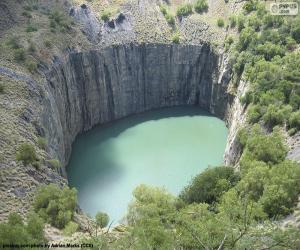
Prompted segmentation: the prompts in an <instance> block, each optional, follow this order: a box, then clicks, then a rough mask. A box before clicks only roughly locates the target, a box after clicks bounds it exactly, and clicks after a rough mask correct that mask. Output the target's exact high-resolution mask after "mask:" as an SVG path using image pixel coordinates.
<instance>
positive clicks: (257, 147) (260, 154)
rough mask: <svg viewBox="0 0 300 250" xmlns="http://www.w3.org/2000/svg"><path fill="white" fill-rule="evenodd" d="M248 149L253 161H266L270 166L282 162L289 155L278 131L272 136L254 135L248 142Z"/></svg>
mask: <svg viewBox="0 0 300 250" xmlns="http://www.w3.org/2000/svg"><path fill="white" fill-rule="evenodd" d="M246 149H247V151H248V152H247V153H249V154H250V156H251V157H252V159H253V160H254V159H256V160H258V161H264V162H265V163H268V164H277V163H280V162H282V161H283V160H284V159H285V157H286V154H287V148H286V146H285V144H284V142H283V138H282V136H281V135H280V133H279V132H278V131H274V132H273V133H272V134H270V135H265V134H253V135H252V136H251V137H249V138H248V140H247V146H246Z"/></svg>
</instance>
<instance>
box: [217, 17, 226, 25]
mask: <svg viewBox="0 0 300 250" xmlns="http://www.w3.org/2000/svg"><path fill="white" fill-rule="evenodd" d="M217 25H218V27H224V25H225V22H224V19H223V18H218V20H217Z"/></svg>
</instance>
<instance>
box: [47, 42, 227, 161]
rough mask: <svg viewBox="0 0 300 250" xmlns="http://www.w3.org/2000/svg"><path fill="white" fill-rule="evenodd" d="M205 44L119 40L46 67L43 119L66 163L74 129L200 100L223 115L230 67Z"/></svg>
mask: <svg viewBox="0 0 300 250" xmlns="http://www.w3.org/2000/svg"><path fill="white" fill-rule="evenodd" d="M223 61H224V60H223V58H222V57H221V56H219V55H217V54H216V53H215V52H214V51H213V50H212V48H211V47H210V46H209V45H208V44H203V45H197V46H193V45H167V44H143V45H135V44H128V45H120V46H113V47H107V48H105V49H102V50H96V51H89V52H84V53H71V54H70V55H69V57H68V58H67V59H66V61H65V62H63V63H60V64H57V65H56V66H54V67H53V68H52V70H51V71H50V72H49V73H48V75H47V78H48V82H47V88H46V89H47V90H46V95H47V98H46V105H45V116H44V117H43V123H44V124H43V125H44V127H45V128H46V131H47V132H46V133H47V137H48V138H49V145H50V150H51V151H52V152H53V154H56V155H58V158H59V159H60V160H61V161H62V162H63V163H64V164H66V163H67V161H68V158H69V155H70V152H71V143H72V142H73V140H74V139H75V137H76V135H77V134H79V133H81V132H83V131H86V130H88V129H90V128H91V127H93V126H94V125H96V124H99V123H105V122H108V121H112V120H115V119H119V118H121V117H125V116H128V115H130V114H136V113H140V112H143V111H146V110H151V109H156V108H161V107H170V106H177V105H199V106H200V107H202V108H204V109H206V110H208V111H210V112H211V113H212V114H215V115H217V116H218V117H221V118H224V114H225V112H226V109H227V103H228V99H229V98H228V96H227V94H226V90H227V84H228V82H229V77H228V69H226V65H225V66H224V62H223Z"/></svg>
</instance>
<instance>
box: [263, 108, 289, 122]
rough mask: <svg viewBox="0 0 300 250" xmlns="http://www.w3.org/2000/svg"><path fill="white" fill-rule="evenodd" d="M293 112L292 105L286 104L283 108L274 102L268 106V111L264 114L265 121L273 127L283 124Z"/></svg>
mask: <svg viewBox="0 0 300 250" xmlns="http://www.w3.org/2000/svg"><path fill="white" fill-rule="evenodd" d="M291 112H292V107H291V106H285V107H283V108H282V109H280V108H278V107H276V106H275V105H274V104H271V105H269V106H268V108H267V111H266V113H265V114H264V115H263V117H262V119H263V121H264V122H265V123H266V124H267V125H268V126H269V127H271V128H273V127H274V126H276V125H282V124H283V123H284V121H285V119H286V118H287V117H289V115H290V114H291Z"/></svg>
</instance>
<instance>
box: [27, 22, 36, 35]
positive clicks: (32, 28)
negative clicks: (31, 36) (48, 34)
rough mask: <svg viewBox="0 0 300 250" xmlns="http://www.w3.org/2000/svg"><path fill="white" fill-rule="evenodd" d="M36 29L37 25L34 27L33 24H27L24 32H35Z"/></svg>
mask: <svg viewBox="0 0 300 250" xmlns="http://www.w3.org/2000/svg"><path fill="white" fill-rule="evenodd" d="M37 30H38V29H37V27H35V26H33V25H31V24H29V25H28V26H27V28H26V32H28V33H29V32H36V31H37Z"/></svg>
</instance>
